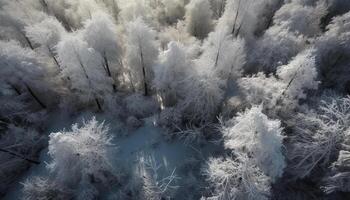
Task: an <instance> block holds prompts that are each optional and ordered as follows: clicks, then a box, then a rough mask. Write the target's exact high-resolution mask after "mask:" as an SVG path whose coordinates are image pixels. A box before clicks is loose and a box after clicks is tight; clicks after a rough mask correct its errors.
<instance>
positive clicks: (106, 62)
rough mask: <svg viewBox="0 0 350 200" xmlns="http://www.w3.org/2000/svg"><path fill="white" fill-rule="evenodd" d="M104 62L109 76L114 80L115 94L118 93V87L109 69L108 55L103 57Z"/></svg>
mask: <svg viewBox="0 0 350 200" xmlns="http://www.w3.org/2000/svg"><path fill="white" fill-rule="evenodd" d="M103 60H104V63H105V66H106V72H107V75H108V76H109V77H110V78H111V79H112V80H113V83H112V87H113V92H117V86H116V84H115V81H114V79H113V78H112V73H111V69H110V68H109V64H108V60H107V56H106V55H104V56H103Z"/></svg>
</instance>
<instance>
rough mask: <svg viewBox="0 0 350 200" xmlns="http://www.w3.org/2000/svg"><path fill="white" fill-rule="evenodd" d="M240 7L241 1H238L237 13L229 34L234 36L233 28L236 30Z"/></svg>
mask: <svg viewBox="0 0 350 200" xmlns="http://www.w3.org/2000/svg"><path fill="white" fill-rule="evenodd" d="M240 5H241V0H239V1H238V6H237V12H236V16H235V20H234V22H233V26H232V31H231V34H234V33H235V28H236V23H237V18H238V13H239V6H240Z"/></svg>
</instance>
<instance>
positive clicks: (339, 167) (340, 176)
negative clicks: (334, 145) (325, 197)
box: [322, 151, 350, 193]
mask: <svg viewBox="0 0 350 200" xmlns="http://www.w3.org/2000/svg"><path fill="white" fill-rule="evenodd" d="M349 170H350V152H349V151H340V152H339V157H338V160H337V161H336V162H334V163H333V164H332V167H331V174H330V175H329V176H327V177H326V178H325V180H324V186H323V187H322V188H323V190H324V191H325V192H326V193H332V192H337V191H341V192H349V191H350V189H349V188H350V172H349Z"/></svg>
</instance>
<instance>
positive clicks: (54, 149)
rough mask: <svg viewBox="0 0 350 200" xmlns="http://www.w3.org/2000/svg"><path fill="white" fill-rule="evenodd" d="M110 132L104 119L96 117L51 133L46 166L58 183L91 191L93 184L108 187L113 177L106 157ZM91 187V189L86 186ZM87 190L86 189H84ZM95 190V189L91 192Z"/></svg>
mask: <svg viewBox="0 0 350 200" xmlns="http://www.w3.org/2000/svg"><path fill="white" fill-rule="evenodd" d="M111 139H112V138H111V136H110V135H109V134H108V128H107V127H106V126H105V125H104V124H103V123H98V122H97V121H96V119H95V118H92V119H91V120H90V121H87V122H84V125H83V126H82V127H78V125H77V124H75V125H73V126H72V131H67V132H57V133H51V134H50V140H49V155H50V156H51V158H52V162H51V163H49V165H48V168H49V170H50V173H51V174H52V175H54V177H55V181H56V182H57V183H58V184H59V185H60V186H64V185H66V186H69V187H71V188H74V189H78V188H79V187H82V189H84V190H85V189H86V190H90V192H91V191H94V190H96V189H95V188H94V187H93V186H94V184H97V183H98V184H102V185H104V186H105V187H108V186H109V184H111V183H112V182H111V181H113V179H114V178H115V177H114V175H113V172H112V168H111V166H110V164H109V161H108V158H107V149H108V147H109V146H110V145H111ZM89 188H91V189H89ZM85 192H88V191H84V193H85ZM93 193H98V192H93Z"/></svg>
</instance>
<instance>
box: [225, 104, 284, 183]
mask: <svg viewBox="0 0 350 200" xmlns="http://www.w3.org/2000/svg"><path fill="white" fill-rule="evenodd" d="M222 133H223V136H224V143H225V147H226V148H228V149H232V150H233V151H235V152H242V153H246V154H248V155H249V156H250V157H251V158H252V159H253V160H255V162H256V165H257V166H259V168H260V169H261V170H262V171H263V172H264V173H266V174H267V175H268V176H269V177H271V179H272V181H274V180H275V179H276V178H278V177H281V176H282V174H283V170H284V168H285V166H286V164H285V159H284V156H283V154H282V151H283V143H282V142H283V136H282V134H283V132H282V128H281V122H280V121H279V120H271V119H269V118H268V117H267V116H266V115H265V114H263V113H262V106H254V107H252V108H251V109H250V110H246V111H245V112H244V113H240V114H238V116H237V117H236V118H234V119H232V120H231V121H229V122H228V125H224V127H223V129H222Z"/></svg>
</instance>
